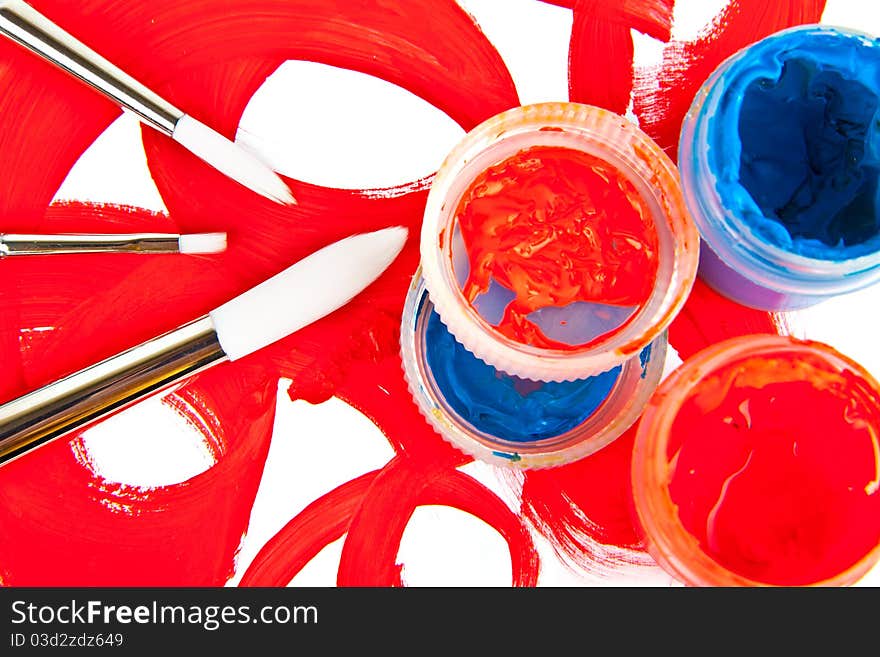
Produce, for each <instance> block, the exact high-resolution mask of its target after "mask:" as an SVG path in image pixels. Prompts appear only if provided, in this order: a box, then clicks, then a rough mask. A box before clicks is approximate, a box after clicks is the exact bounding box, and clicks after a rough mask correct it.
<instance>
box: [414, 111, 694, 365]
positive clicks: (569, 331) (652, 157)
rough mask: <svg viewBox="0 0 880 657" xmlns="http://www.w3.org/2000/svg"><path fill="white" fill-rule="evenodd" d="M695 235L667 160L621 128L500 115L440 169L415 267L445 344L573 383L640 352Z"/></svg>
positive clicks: (687, 278) (603, 120) (663, 311)
mask: <svg viewBox="0 0 880 657" xmlns="http://www.w3.org/2000/svg"><path fill="white" fill-rule="evenodd" d="M698 257H699V234H698V232H697V230H696V227H695V226H694V224H693V223H692V221H691V220H690V218H689V216H688V214H687V212H686V209H685V204H684V199H683V196H682V192H681V188H680V185H679V180H678V172H677V169H676V168H675V166H674V165H673V164H672V162H671V160H670V159H669V158H668V157H667V156H666V155H665V154H664V153H663V151H662V150H661V149H660V148H659V147H658V146H657V144H656V143H654V142H653V141H652V140H651V139H650V138H649V137H648V136H647V135H645V134H644V133H643V132H641V131H640V130H639V129H638V128H637V127H636V126H635V125H633V124H632V123H630V122H629V121H627V120H626V119H625V118H623V117H622V116H619V115H617V114H614V113H612V112H608V111H606V110H603V109H600V108H596V107H591V106H587V105H580V104H576V103H542V104H537V105H529V106H523V107H517V108H514V109H511V110H509V111H506V112H503V113H501V114H499V115H497V116H495V117H493V118H490V119H489V120H487V121H485V122H484V123H482V124H480V125H479V126H477V127H476V128H474V129H473V130H472V131H471V132H469V133H468V134H467V135H466V136H465V137H464V139H463V140H462V141H461V142H460V143H459V144H458V145H457V146H456V147H455V148H454V149H453V151H452V152H451V153H450V155H449V156H448V157H447V158H446V160H445V161H444V162H443V165H442V166H441V167H440V170H439V171H438V173H437V175H436V177H435V179H434V181H433V184H432V186H431V190H430V193H429V195H428V200H427V205H426V209H425V216H424V223H423V229H422V234H421V263H422V269H423V275H424V278H425V283H426V287H427V289H428V290H429V292H430V295H431V301H432V303H433V304H434V306H435V308H436V311H437V313H438V314H439V315H440V317H441V318H442V320H443V322H444V323H445V324H446V326H447V327H448V328H449V331H450V332H451V333H452V334H453V335H454V336H455V337H456V339H457V340H458V341H459V342H461V343H462V344H463V345H464V346H465V347H466V348H467V349H468V350H469V351H471V352H472V353H473V354H475V355H476V356H477V357H479V358H480V359H482V360H484V361H486V362H487V363H489V364H490V365H492V366H493V367H495V368H497V369H498V370H500V371H503V372H506V373H508V374H512V375H515V376H518V377H522V378H526V379H532V380H542V381H571V380H575V379H584V378H587V377H590V376H592V375H595V374H599V373H602V372H606V371H608V370H611V369H613V368H615V367H618V366H621V365H623V364H624V363H626V362H628V361H630V360H631V359H633V358H637V357H638V355H639V354H640V353H641V352H642V350H643V349H645V348H646V347H647V346H648V345H650V344H652V343H653V342H654V341H655V340H656V339H657V338H658V337H659V336H660V335H661V334H662V333H663V332H664V330H665V329H666V327H667V326H668V325H669V323H670V322H671V321H672V319H673V318H674V317H675V315H676V314H677V313H678V311H679V310H680V309H681V306H682V305H683V304H684V302H685V300H686V298H687V295H688V293H689V292H690V289H691V286H692V284H693V281H694V279H695V277H696V270H697V263H698Z"/></svg>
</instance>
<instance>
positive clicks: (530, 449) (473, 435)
mask: <svg viewBox="0 0 880 657" xmlns="http://www.w3.org/2000/svg"><path fill="white" fill-rule="evenodd" d="M432 317H433V320H432ZM432 321H433V322H435V324H434V327H433V330H440V331H444V332H445V331H446V327H445V326H444V325H443V324H442V323H440V322H439V318H438V317H437V316H436V314H435V309H434V305H433V303H432V302H431V298H430V296H429V294H428V291H427V289H426V287H425V281H424V279H423V278H422V277H421V272H418V273H417V274H416V276H415V278H414V279H413V283H412V285H411V287H410V290H409V293H408V295H407V298H406V304H405V306H404V312H403V320H402V324H401V332H400V342H401V356H402V359H403V368H404V374H405V377H406V380H407V383H408V385H409V388H410V391H411V392H412V395H413V398H414V399H415V401H416V404H417V405H418V407H419V409H420V411H421V412H422V414H423V415H424V416H425V418H426V419H427V421H428V423H429V424H431V426H432V427H433V428H434V429H435V430H436V431H437V433H439V434H440V435H441V436H442V437H443V438H444V439H445V440H447V441H448V442H449V443H451V444H452V445H454V446H455V447H457V448H458V449H460V450H461V451H463V452H464V453H466V454H469V455H471V456H474V457H476V458H478V459H480V460H483V461H486V462H489V463H494V464H496V465H502V466H506V467H513V468H520V469H527V468H545V467H552V466H557V465H563V464H565V463H569V462H571V461H574V460H577V459H580V458H582V457H585V456H588V455H589V454H592V453H593V452H595V451H597V450H599V449H601V448H602V447H604V446H605V445H607V444H608V443H610V442H611V441H612V440H614V439H615V438H617V437H618V436H620V434H622V433H623V432H624V431H626V430H627V429H628V428H629V427H630V426H632V424H633V423H634V422H635V421H636V420H637V419H638V417H639V414H640V413H641V412H642V409H643V407H644V405H645V404H646V403H647V401H648V399H649V398H650V396H651V394H652V393H653V392H654V390H655V388H656V387H657V384H658V383H659V381H660V377H661V375H662V372H663V366H664V362H665V358H666V346H667V343H666V332H665V331H664V332H661V333H660V334H659V335H658V336H656V337H655V338H654V341H653V342H652V343H651V344H650V345H649V346H648V347H645V348H644V349H643V350H642V352H641V353H640V354H638V355H636V357H635V358H632V359H630V360H629V361H627V362H625V363H624V364H623V365H621V366H620V368H619V374H615V373H614V372H610V373H609V372H606V373H604V374H602V375H599V377H596V378H603V379H604V381H603V383H602V385H607V388H603V389H602V391H601V395H600V396H601V398H600V399H596V400H595V401H593V402H591V403H590V404H589V405H588V406H585V407H584V408H583V411H584V413H583V414H584V417H577V409H576V408H566V409H564V410H565V412H566V414H570V413H572V412H574V416H573V417H574V420H573V421H572V422H571V423H570V424H571V426H566V427H565V428H564V429H563V430H562V431H561V432H551V433H549V434H548V433H546V432H544V431H543V430H542V431H541V435H540V438H536V439H531V438H529V437H528V436H524V435H519V436H518V439H517V440H512V439H511V434H507V435H498V434H502V433H505V432H503V431H496V432H494V433H493V432H492V431H490V430H487V426H492V425H490V424H489V423H488V422H487V421H483V420H476V419H474V420H473V421H471V420H470V419H468V418H466V417H464V415H465V414H464V413H462V412H460V408H461V407H460V406H459V407H458V408H459V410H457V408H456V403H455V401H454V400H453V399H451V398H450V396H449V395H450V393H452V392H458V390H457V389H456V390H454V391H453V390H451V389H450V386H449V384H448V383H444V381H445V379H444V377H443V376H441V372H438V371H436V370H435V369H434V367H432V362H433V363H434V365H435V366H436V365H437V364H438V363H437V361H438V359H439V358H443V362H442V363H441V366H442V367H444V368H453V370H454V369H455V368H456V367H458V364H457V363H461V362H464V364H465V366H466V367H465V368H462V371H457V372H454V374H455V375H460V376H462V377H467V376H469V374H470V371H471V370H469V369H467V368H470V367H477V368H480V369H481V368H488V369H489V370H490V372H489V378H488V380H489V382H490V383H489V384H488V385H489V386H492V385H495V381H494V380H493V379H494V378H496V377H497V378H499V379H501V378H505V379H506V380H507V381H508V382H513V384H514V386H515V387H517V388H519V389H521V390H522V391H523V394H522V396H519V395H517V394H515V393H513V392H512V391H511V390H510V389H508V388H505V387H504V385H502V384H501V383H498V384H497V385H498V389H499V390H500V391H501V394H507V395H508V398H507V400H506V404H505V405H504V406H502V407H500V408H499V409H492V410H491V412H492V414H494V415H496V416H497V415H498V414H499V413H502V414H503V413H505V412H509V415H507V416H506V417H501V418H500V419H501V421H502V422H505V421H508V422H509V426H510V427H512V431H513V432H516V433H518V434H522V427H523V425H525V424H526V423H527V421H526V419H525V417H526V416H525V414H526V413H527V412H528V411H527V408H528V405H529V404H531V403H533V402H535V401H536V397H535V394H536V393H537V394H538V395H541V396H542V397H541V400H542V401H541V403H547V402H548V398H552V395H551V394H549V393H548V392H547V391H548V390H549V389H550V388H553V387H554V386H557V388H554V389H558V386H575V387H576V386H577V385H578V383H579V382H571V383H561V384H560V383H554V382H535V381H528V380H519V379H517V378H516V377H510V376H505V375H504V374H503V373H501V372H498V371H497V370H494V369H492V368H491V366H489V365H487V364H485V363H483V362H482V361H479V360H478V359H477V358H476V357H475V356H473V355H472V354H470V353H469V352H467V351H466V350H464V348H463V347H461V346H460V344H459V345H458V347H459V348H460V349H461V351H460V352H459V359H464V360H463V361H462V360H459V361H455V360H454V359H452V358H446V357H445V355H444V356H440V357H436V358H435V359H434V360H433V361H432V357H431V353H430V352H431V347H435V346H436V343H435V344H429V331H430V330H432V329H431V328H430V326H431V322H432ZM443 338H444V339H447V340H450V341H451V340H454V337H453V336H451V335H449V334H448V332H447V333H446V334H445V335H443ZM468 359H470V360H468ZM594 380H595V378H594ZM476 385H479V383H477V384H476ZM521 385H524V386H525V389H522V388H520V386H521ZM548 386H549V387H550V388H548ZM487 387H488V386H487ZM606 389H607V393H606V392H605V390H606ZM490 397H491V395H490ZM511 397H512V399H513V402H512V403H511ZM484 401H485V399H483V400H481V402H480V403H483V402H484ZM549 403H553V400H552V399H550V401H549ZM563 403H567V399H566V400H564V401H563ZM594 405H595V408H593V406H594ZM518 413H523V414H524V415H522V416H520V415H518ZM477 425H480V426H477Z"/></svg>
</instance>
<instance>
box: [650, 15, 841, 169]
mask: <svg viewBox="0 0 880 657" xmlns="http://www.w3.org/2000/svg"><path fill="white" fill-rule="evenodd" d="M824 9H825V0H779V1H776V2H767V0H731V1H730V3H729V4H727V5H726V6H725V7H724V9H723V10H722V11H721V12H720V13H719V14H718V15H717V16H716V17H715V19H714V20H713V21H712V22H711V23H710V24H709V25H708V26H706V27H705V28H704V29H703V31H702V32H701V33H700V35H699V36H698V37H697V39H696V40H694V41H686V42H681V41H673V42H671V43H669V44H668V45H667V46H666V47H665V48H664V50H663V63H662V64H661V65H660V66H659V67H654V68H650V69H647V70H643V71H639V73H638V75H637V79H636V84H635V94H634V99H633V109H634V111H635V114H636V116H638V117H639V122H640V126H641V128H642V130H644V131H645V132H647V133H648V134H649V135H651V137H653V138H654V140H655V141H656V142H657V143H658V144H660V146H661V147H662V148H663V149H664V150H665V151H666V152H667V153H669V154H670V156H672V157H673V158H675V155H676V153H677V151H678V136H679V131H680V129H681V122H682V120H683V119H684V115H685V114H686V113H687V110H688V108H689V107H690V105H691V102H692V100H693V98H694V96H695V95H696V93H697V89H698V88H699V87H700V85H702V84H703V82H705V81H706V79H707V78H708V77H709V76H710V75H711V73H712V71H714V70H715V69H716V68H717V67H718V66H719V65H720V64H721V62H722V61H724V60H725V59H726V58H727V57H729V56H730V55H732V54H734V53H735V52H736V51H738V50H740V49H741V48H744V47H745V46H747V45H749V44H751V43H754V42H755V41H758V40H759V39H762V38H763V37H765V36H768V35H770V34H772V33H774V32H777V31H779V30H782V29H784V28H787V27H791V26H793V25H799V24H803V23H818V22H819V21H820V20H821V18H822V12H823V11H824Z"/></svg>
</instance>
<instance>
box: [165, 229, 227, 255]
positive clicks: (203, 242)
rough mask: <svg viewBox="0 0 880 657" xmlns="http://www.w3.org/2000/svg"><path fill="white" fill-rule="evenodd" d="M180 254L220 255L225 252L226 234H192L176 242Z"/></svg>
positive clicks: (181, 237) (183, 236) (182, 236)
mask: <svg viewBox="0 0 880 657" xmlns="http://www.w3.org/2000/svg"><path fill="white" fill-rule="evenodd" d="M177 248H178V249H179V251H180V252H181V253H222V252H223V251H225V250H226V233H193V234H192V235H181V236H180V239H178V240H177Z"/></svg>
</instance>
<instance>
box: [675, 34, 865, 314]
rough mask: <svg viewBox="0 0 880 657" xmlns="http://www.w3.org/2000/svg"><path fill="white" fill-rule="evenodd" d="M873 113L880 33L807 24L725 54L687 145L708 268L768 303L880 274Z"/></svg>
mask: <svg viewBox="0 0 880 657" xmlns="http://www.w3.org/2000/svg"><path fill="white" fill-rule="evenodd" d="M878 121H880V41H878V40H876V39H872V38H870V37H867V36H865V35H862V34H858V33H855V32H851V31H846V30H842V29H836V28H830V27H819V26H802V27H797V28H792V29H789V30H784V31H782V32H779V33H777V34H775V35H772V36H770V37H768V38H766V39H763V40H761V41H759V42H757V43H755V44H753V45H751V46H749V47H747V48H745V49H743V50H741V51H740V52H738V53H737V54H736V55H734V56H733V57H731V58H729V59H728V60H727V61H726V62H725V63H723V64H722V65H721V66H720V67H719V68H718V69H717V70H716V71H715V72H714V74H713V75H712V76H711V77H710V78H709V80H708V81H707V82H706V83H705V84H704V85H703V87H702V88H701V90H700V91H699V92H698V93H697V95H696V97H695V99H694V102H693V105H692V106H691V108H690V111H689V112H688V114H687V116H686V117H685V120H684V123H683V125H682V131H681V141H680V145H679V167H680V169H681V177H682V185H683V187H684V190H685V198H686V200H687V205H688V208H689V210H690V211H691V213H692V215H693V217H694V221H695V222H696V223H697V226H698V228H699V230H700V233H701V235H702V237H703V240H704V247H708V248H703V249H702V250H701V255H700V257H701V262H700V276H701V278H703V280H705V281H706V283H708V284H709V285H710V286H712V287H713V288H715V289H716V290H717V291H718V292H720V293H721V294H724V295H725V296H727V297H729V298H731V299H733V300H735V301H738V302H740V303H743V304H745V305H748V306H752V307H754V308H758V309H761V310H771V311H772V310H792V309H797V308H802V307H806V306H810V305H812V304H815V303H817V302H819V301H822V300H823V299H826V298H829V297H832V296H836V295H839V294H843V293H846V292H852V291H854V290H857V289H860V288H862V287H865V286H867V285H869V284H871V283H873V282H875V281H877V280H878V279H880V188H878V178H880V123H878Z"/></svg>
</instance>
